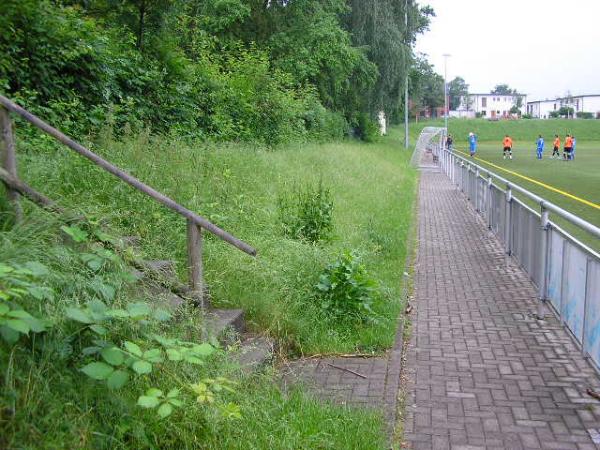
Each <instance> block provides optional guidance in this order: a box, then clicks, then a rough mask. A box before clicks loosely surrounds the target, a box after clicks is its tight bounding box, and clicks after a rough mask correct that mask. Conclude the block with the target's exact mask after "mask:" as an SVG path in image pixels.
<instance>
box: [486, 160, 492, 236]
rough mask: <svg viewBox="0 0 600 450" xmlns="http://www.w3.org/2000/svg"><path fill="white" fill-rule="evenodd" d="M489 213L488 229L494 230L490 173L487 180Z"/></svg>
mask: <svg viewBox="0 0 600 450" xmlns="http://www.w3.org/2000/svg"><path fill="white" fill-rule="evenodd" d="M487 213H488V215H487V216H488V228H489V229H490V230H491V229H492V175H491V174H490V173H489V172H488V180H487Z"/></svg>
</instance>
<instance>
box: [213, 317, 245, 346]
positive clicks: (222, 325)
mask: <svg viewBox="0 0 600 450" xmlns="http://www.w3.org/2000/svg"><path fill="white" fill-rule="evenodd" d="M205 326H206V331H207V333H208V334H209V336H212V337H215V338H217V339H218V340H219V341H220V342H221V343H223V344H231V343H232V342H235V340H236V339H237V338H238V336H239V335H240V334H241V333H243V332H244V329H245V327H246V323H245V321H244V310H243V309H218V308H209V309H208V310H207V312H206V315H205Z"/></svg>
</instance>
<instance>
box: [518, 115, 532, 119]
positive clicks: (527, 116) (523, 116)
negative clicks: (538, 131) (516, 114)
mask: <svg viewBox="0 0 600 450" xmlns="http://www.w3.org/2000/svg"><path fill="white" fill-rule="evenodd" d="M521 119H533V117H531V114H523V115H522V116H521Z"/></svg>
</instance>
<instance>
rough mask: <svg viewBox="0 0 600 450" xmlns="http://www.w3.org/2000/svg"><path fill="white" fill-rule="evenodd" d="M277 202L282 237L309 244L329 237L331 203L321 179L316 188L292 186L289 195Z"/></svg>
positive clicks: (331, 217)
mask: <svg viewBox="0 0 600 450" xmlns="http://www.w3.org/2000/svg"><path fill="white" fill-rule="evenodd" d="M278 203H279V218H280V221H281V223H282V224H283V232H284V234H285V235H286V236H288V237H290V238H292V239H298V240H306V241H308V242H312V243H316V242H319V241H321V240H324V239H327V238H328V237H329V235H330V233H331V231H332V230H333V200H332V199H331V193H330V192H329V189H328V188H326V187H324V186H323V181H322V180H321V181H319V183H318V184H317V185H316V186H312V185H306V187H305V188H304V189H301V188H299V187H296V189H295V190H294V192H293V193H292V194H284V195H280V196H279V201H278Z"/></svg>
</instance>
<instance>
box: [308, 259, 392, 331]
mask: <svg viewBox="0 0 600 450" xmlns="http://www.w3.org/2000/svg"><path fill="white" fill-rule="evenodd" d="M315 289H316V296H317V299H318V300H319V301H320V305H321V307H322V308H323V310H324V311H325V312H326V314H327V315H328V316H330V317H332V318H334V319H336V320H367V319H368V320H375V313H374V311H373V309H372V306H373V303H374V302H375V301H376V300H377V299H378V298H379V296H380V292H379V287H378V284H377V282H376V281H375V279H373V278H372V277H371V276H370V275H369V273H368V272H367V269H366V267H365V266H364V264H363V263H362V262H361V260H360V257H359V256H358V254H357V253H356V252H350V251H346V252H344V253H343V254H342V255H341V256H340V257H339V258H338V259H337V260H335V261H334V262H333V263H331V264H329V265H328V266H327V267H326V268H325V270H324V272H323V273H322V274H321V275H320V277H319V283H318V284H317V285H316V286H315Z"/></svg>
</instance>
